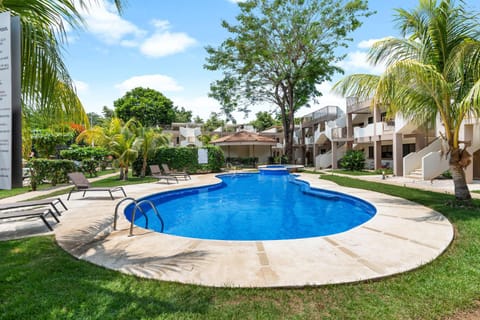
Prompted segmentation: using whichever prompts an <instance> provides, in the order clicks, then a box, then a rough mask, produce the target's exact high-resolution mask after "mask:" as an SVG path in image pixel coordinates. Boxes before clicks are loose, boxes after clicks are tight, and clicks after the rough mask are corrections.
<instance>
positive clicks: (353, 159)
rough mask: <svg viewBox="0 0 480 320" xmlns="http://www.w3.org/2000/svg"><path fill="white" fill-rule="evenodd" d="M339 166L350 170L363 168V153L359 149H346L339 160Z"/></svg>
mask: <svg viewBox="0 0 480 320" xmlns="http://www.w3.org/2000/svg"><path fill="white" fill-rule="evenodd" d="M340 167H342V168H343V169H346V170H350V171H361V170H363V169H364V168H365V154H364V153H363V151H360V150H348V151H347V152H345V155H344V156H343V157H342V159H341V160H340Z"/></svg>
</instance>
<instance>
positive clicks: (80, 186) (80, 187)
mask: <svg viewBox="0 0 480 320" xmlns="http://www.w3.org/2000/svg"><path fill="white" fill-rule="evenodd" d="M68 177H69V178H70V180H71V181H72V183H73V184H74V185H75V186H74V187H73V188H72V190H70V192H69V193H68V197H67V200H70V195H71V194H72V193H73V192H83V197H85V193H87V191H104V192H105V191H106V192H108V193H109V194H110V198H112V200H113V199H114V198H113V194H112V193H113V192H115V191H121V192H122V193H123V195H124V196H125V197H126V196H127V194H126V193H125V190H124V189H123V187H113V188H96V187H92V186H91V185H90V182H89V181H88V179H87V178H85V176H84V175H83V173H81V172H72V173H69V174H68Z"/></svg>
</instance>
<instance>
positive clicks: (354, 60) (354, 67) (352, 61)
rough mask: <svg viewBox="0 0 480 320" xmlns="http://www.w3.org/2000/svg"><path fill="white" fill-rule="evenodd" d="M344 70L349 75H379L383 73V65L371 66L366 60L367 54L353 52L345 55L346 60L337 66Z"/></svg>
mask: <svg viewBox="0 0 480 320" xmlns="http://www.w3.org/2000/svg"><path fill="white" fill-rule="evenodd" d="M338 65H339V66H340V67H341V68H342V69H344V71H345V73H346V74H350V73H359V72H362V73H371V74H380V73H382V72H383V71H385V65H383V64H379V65H376V66H373V65H371V64H370V63H369V62H368V59H367V53H366V52H365V51H354V52H350V53H349V54H348V55H347V58H346V59H345V60H343V61H341V62H340V63H339V64H338Z"/></svg>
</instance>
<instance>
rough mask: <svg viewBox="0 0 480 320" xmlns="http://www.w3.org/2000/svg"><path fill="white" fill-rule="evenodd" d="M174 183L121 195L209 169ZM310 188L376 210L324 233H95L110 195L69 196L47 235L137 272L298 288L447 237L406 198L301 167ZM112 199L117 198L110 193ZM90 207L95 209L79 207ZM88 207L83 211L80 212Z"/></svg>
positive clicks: (379, 272)
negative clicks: (250, 236)
mask: <svg viewBox="0 0 480 320" xmlns="http://www.w3.org/2000/svg"><path fill="white" fill-rule="evenodd" d="M192 178H193V179H192V180H193V181H192V182H186V183H181V184H179V185H174V186H172V185H170V186H166V185H158V184H155V183H154V184H145V185H135V186H133V185H132V186H127V187H126V190H127V194H128V195H129V196H133V197H136V198H137V197H140V196H142V195H145V194H146V193H151V192H152V191H153V192H157V191H161V190H168V189H171V188H183V187H188V186H193V185H207V184H211V183H215V182H218V180H217V179H218V178H215V176H214V175H204V176H193V177H192ZM300 179H301V180H304V181H307V182H309V183H310V184H311V185H312V186H314V187H321V188H322V187H323V188H325V187H326V188H329V189H330V188H333V190H335V191H337V190H338V191H340V192H344V193H352V194H354V195H355V196H357V197H359V198H360V199H364V200H366V201H369V202H371V203H372V204H374V205H375V207H376V208H377V214H376V215H375V217H374V218H373V219H371V220H369V221H368V222H367V223H365V224H364V225H362V226H359V227H357V228H355V229H352V230H350V231H347V232H344V233H341V234H335V235H332V236H326V237H316V238H306V239H300V240H275V241H219V240H198V239H190V238H181V237H176V236H169V235H165V234H159V233H155V232H151V231H148V230H144V229H140V228H135V230H134V233H135V235H136V236H134V237H128V229H129V223H128V221H126V219H123V218H121V219H119V230H118V231H114V232H108V230H107V231H106V232H103V233H100V232H99V230H100V229H101V227H102V226H107V229H108V224H110V223H111V221H112V215H113V211H112V210H113V208H114V206H115V203H116V202H118V201H111V200H102V201H100V200H88V199H85V200H83V199H79V200H70V201H69V207H70V208H71V209H70V210H69V212H68V214H66V215H62V222H61V223H60V224H59V225H57V227H56V230H55V234H56V240H57V243H58V244H59V245H60V246H61V247H63V248H64V249H66V250H67V251H68V252H70V253H71V254H72V255H74V256H76V257H77V258H80V259H83V260H87V261H90V262H92V263H95V264H98V265H101V266H104V267H107V268H110V269H114V270H118V271H120V272H123V273H127V274H132V275H136V276H140V277H145V278H152V279H158V280H164V281H174V282H181V283H189V284H199V285H204V286H214V287H225V286H227V287H299V286H309V285H325V284H334V283H350V282H358V281H363V280H369V279H376V278H382V277H386V276H390V275H393V274H397V273H402V272H406V271H409V270H413V269H415V268H417V267H420V266H422V265H424V264H427V263H429V262H430V261H432V260H434V259H435V258H437V257H438V256H439V255H441V254H442V253H443V252H444V250H446V249H447V248H448V246H449V244H450V243H451V241H452V240H453V226H452V225H451V224H450V223H449V222H448V220H447V219H446V218H445V217H443V216H442V215H441V214H439V213H437V212H434V211H432V210H431V209H429V208H425V207H422V206H419V205H416V204H413V203H412V202H409V201H407V200H403V199H400V198H395V197H390V196H387V195H383V194H380V193H374V192H370V191H364V190H357V189H350V188H343V187H339V186H337V185H335V184H333V183H331V182H328V181H322V180H320V179H318V176H317V175H308V174H301V175H300ZM117 200H118V199H117ZM92 206H96V207H97V208H98V210H95V212H93V213H92V212H91V211H94V210H85V208H86V207H92ZM86 211H88V212H86Z"/></svg>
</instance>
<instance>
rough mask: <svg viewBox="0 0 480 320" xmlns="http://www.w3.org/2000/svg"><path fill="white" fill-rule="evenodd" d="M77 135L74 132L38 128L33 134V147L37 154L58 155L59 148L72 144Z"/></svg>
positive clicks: (42, 155) (39, 155)
mask: <svg viewBox="0 0 480 320" xmlns="http://www.w3.org/2000/svg"><path fill="white" fill-rule="evenodd" d="M74 137H75V133H74V132H66V133H60V132H51V131H49V130H37V131H35V132H34V133H33V134H32V148H34V149H35V151H36V153H37V154H36V156H38V157H42V158H48V157H50V156H53V155H57V148H58V147H59V146H65V145H68V144H70V143H71V142H72V141H73V139H74Z"/></svg>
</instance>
